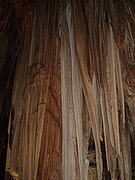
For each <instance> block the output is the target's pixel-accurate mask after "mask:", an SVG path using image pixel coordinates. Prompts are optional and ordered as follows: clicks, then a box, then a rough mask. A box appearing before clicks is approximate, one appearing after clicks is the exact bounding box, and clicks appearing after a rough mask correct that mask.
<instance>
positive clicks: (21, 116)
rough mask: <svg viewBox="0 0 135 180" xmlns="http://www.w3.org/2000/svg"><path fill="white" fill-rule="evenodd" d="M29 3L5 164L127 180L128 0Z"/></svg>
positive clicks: (33, 174) (130, 93)
mask: <svg viewBox="0 0 135 180" xmlns="http://www.w3.org/2000/svg"><path fill="white" fill-rule="evenodd" d="M27 3H28V4H29V9H27V11H28V12H29V13H28V14H26V13H25V18H24V21H23V23H24V24H23V25H24V26H22V31H23V32H22V33H24V38H23V44H22V46H21V48H20V50H19V55H18V60H17V66H16V74H15V80H14V88H13V95H12V110H11V111H12V112H11V113H13V114H14V119H12V121H13V122H12V123H10V124H11V129H12V134H11V135H12V136H11V137H12V141H11V142H12V143H11V150H10V151H11V152H10V151H9V152H10V159H11V169H12V170H13V171H15V172H16V173H17V174H18V176H19V179H29V180H33V179H50V180H52V179H57V180H60V179H65V180H85V179H98V180H100V179H107V178H108V179H109V178H110V179H112V180H115V179H116V180H117V179H122V180H130V179H131V177H132V176H133V175H134V171H133V167H134V155H133V154H134V145H135V144H134V142H135V133H134V132H135V112H134V107H135V98H134V97H135V90H134V88H135V80H134V75H135V73H134V72H135V70H134V66H135V45H134V42H135V33H134V29H135V5H134V2H133V1H128V0H127V1H126V0H120V1H116V0H108V1H106V0H102V1H101V0H69V1H60V0H57V1H52V0H49V1H41V0H39V1H37V2H31V3H29V2H27ZM17 10H18V6H17V7H16V11H17ZM17 12H18V13H19V10H18V11H17ZM27 16H28V17H29V18H28V17H27ZM22 17H23V14H22ZM28 19H29V21H28ZM25 23H26V24H25ZM27 24H28V25H27Z"/></svg>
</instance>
